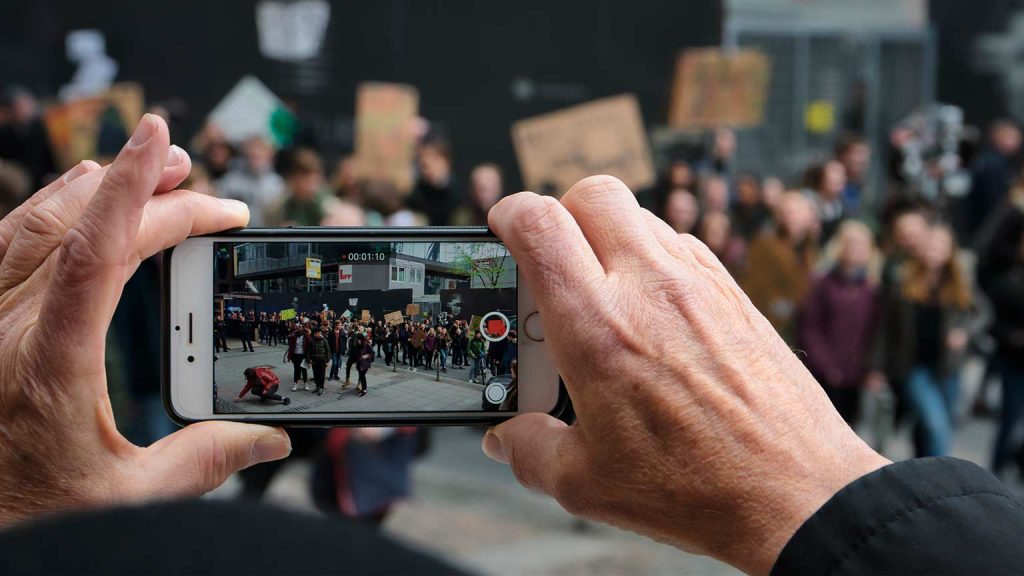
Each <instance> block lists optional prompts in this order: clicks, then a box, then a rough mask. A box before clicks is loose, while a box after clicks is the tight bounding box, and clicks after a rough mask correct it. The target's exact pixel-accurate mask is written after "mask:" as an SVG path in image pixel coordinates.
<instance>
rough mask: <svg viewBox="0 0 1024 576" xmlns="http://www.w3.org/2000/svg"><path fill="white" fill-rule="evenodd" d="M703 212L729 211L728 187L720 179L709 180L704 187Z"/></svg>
mask: <svg viewBox="0 0 1024 576" xmlns="http://www.w3.org/2000/svg"><path fill="white" fill-rule="evenodd" d="M703 200H704V210H705V211H707V212H726V211H728V210H729V187H728V186H726V184H725V180H723V179H722V178H711V179H709V180H708V181H707V184H705V185H704V198H703Z"/></svg>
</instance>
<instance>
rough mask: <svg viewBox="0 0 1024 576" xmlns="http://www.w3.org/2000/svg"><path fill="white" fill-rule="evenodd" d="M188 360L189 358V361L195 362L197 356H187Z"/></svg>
mask: <svg viewBox="0 0 1024 576" xmlns="http://www.w3.org/2000/svg"><path fill="white" fill-rule="evenodd" d="M187 360H188V361H189V362H195V361H196V357H195V356H189V357H188V358H187Z"/></svg>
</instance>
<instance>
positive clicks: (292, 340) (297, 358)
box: [285, 324, 313, 392]
mask: <svg viewBox="0 0 1024 576" xmlns="http://www.w3.org/2000/svg"><path fill="white" fill-rule="evenodd" d="M312 345H313V339H312V338H310V335H309V333H308V332H307V331H306V329H305V328H303V327H302V325H301V324H296V325H295V327H294V328H293V329H292V333H291V334H290V335H289V336H288V351H287V352H285V361H287V362H291V363H292V367H293V368H294V371H293V372H292V381H293V382H294V384H293V385H292V392H295V391H296V390H298V389H299V380H300V379H301V380H302V388H303V390H305V391H306V392H309V373H308V372H307V371H306V369H305V368H304V367H303V365H302V364H303V363H304V362H306V354H307V353H308V351H309V350H310V349H311V347H312Z"/></svg>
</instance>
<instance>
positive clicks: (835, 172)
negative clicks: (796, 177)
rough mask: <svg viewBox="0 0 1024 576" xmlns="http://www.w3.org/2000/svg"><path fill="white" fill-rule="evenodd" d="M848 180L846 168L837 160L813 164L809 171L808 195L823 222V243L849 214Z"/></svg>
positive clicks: (821, 237) (820, 236) (821, 240)
mask: <svg viewBox="0 0 1024 576" xmlns="http://www.w3.org/2000/svg"><path fill="white" fill-rule="evenodd" d="M846 182H847V180H846V168H844V167H843V165H842V164H841V163H840V162H838V161H836V160H830V161H828V162H825V163H824V164H819V165H817V166H813V167H811V169H810V170H808V172H807V182H806V184H807V188H808V191H807V197H808V198H809V199H810V200H811V204H812V205H813V206H814V210H815V212H816V213H817V214H818V221H819V222H820V223H821V234H820V235H819V238H818V240H819V241H820V242H821V243H822V244H824V243H825V242H828V241H829V240H830V239H831V238H832V236H833V235H834V234H835V233H836V230H838V229H839V223H840V222H842V220H843V218H844V217H846V215H847V214H846V207H845V205H844V203H843V191H844V190H845V189H846Z"/></svg>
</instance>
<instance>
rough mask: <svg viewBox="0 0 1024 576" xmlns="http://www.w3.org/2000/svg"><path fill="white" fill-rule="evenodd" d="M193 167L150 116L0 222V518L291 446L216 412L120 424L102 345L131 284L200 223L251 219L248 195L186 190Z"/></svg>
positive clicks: (173, 484)
mask: <svg viewBox="0 0 1024 576" xmlns="http://www.w3.org/2000/svg"><path fill="white" fill-rule="evenodd" d="M190 167H191V162H190V160H189V158H188V155H187V154H186V153H185V152H184V151H183V150H181V149H180V148H178V147H176V146H175V147H171V146H170V143H169V138H168V132H167V126H166V125H165V124H164V122H163V120H161V119H159V118H158V117H155V116H152V115H147V116H146V117H144V118H143V120H142V121H141V122H140V124H139V127H138V129H137V130H136V133H135V135H133V139H132V141H131V142H129V143H128V144H127V145H126V146H125V148H124V149H123V150H122V151H121V153H120V154H119V155H118V157H117V159H116V160H115V161H114V163H113V164H112V165H110V166H108V167H104V168H101V167H100V166H99V165H97V164H96V163H95V162H90V161H86V162H83V163H81V164H79V165H77V166H75V167H74V168H72V169H71V170H70V171H68V173H66V174H65V175H64V176H63V177H61V178H59V179H57V180H56V181H55V182H54V183H52V184H50V185H49V186H47V187H46V188H44V189H43V190H40V191H39V192H37V193H36V194H35V195H33V196H32V198H31V199H30V200H29V201H28V202H26V203H25V204H24V205H22V206H21V207H19V208H18V209H16V210H15V211H13V212H12V213H11V214H9V215H8V216H7V217H6V218H4V219H3V221H2V222H0V527H2V526H4V525H7V524H10V523H12V522H15V521H18V520H20V519H23V518H27V517H31V516H36V515H39V514H45V513H50V512H58V511H66V510H72V509H78V508H86V507H95V506H106V505H112V504H117V503H131V502H140V501H146V500H151V499H159V498H171V497H176V496H187V495H196V494H201V493H203V492H206V491H208V490H210V489H212V488H214V487H216V486H218V485H220V484H221V483H222V482H223V481H224V479H225V478H226V477H227V476H228V475H229V474H231V473H232V472H234V471H236V470H238V469H240V468H244V467H246V466H249V465H251V464H254V463H256V462H258V461H265V460H270V459H276V458H282V457H284V456H286V455H287V454H288V452H289V451H290V449H291V444H290V442H289V440H288V437H287V435H286V434H284V432H283V431H280V430H277V429H273V428H267V427H262V426H253V425H246V424H235V423H228V422H207V423H203V424H197V425H194V426H189V427H187V428H185V429H183V430H180V431H178V432H177V433H175V434H173V435H171V436H169V437H167V438H165V439H163V440H161V441H160V442H157V443H156V444H154V445H153V446H150V447H148V448H140V447H137V446H134V445H132V444H131V443H129V442H128V441H127V440H125V438H124V437H123V436H121V435H120V434H119V433H118V431H117V429H116V427H115V424H114V418H113V414H112V412H111V407H110V399H109V397H108V395H107V383H106V375H105V372H104V344H105V338H106V333H107V329H108V328H109V325H110V320H111V317H112V316H113V313H114V309H115V308H116V306H117V302H118V299H119V297H120V295H121V290H122V289H123V287H124V284H125V282H126V281H127V280H128V279H129V278H130V277H131V275H132V273H133V272H134V271H135V269H136V268H137V267H138V265H139V263H140V262H141V261H142V259H144V258H148V257H150V256H152V255H153V254H156V253H157V252H158V251H160V250H162V249H163V248H166V247H169V246H172V245H174V244H176V243H178V242H180V241H182V240H183V239H185V238H186V237H187V236H189V235H192V234H205V233H212V232H217V231H221V230H224V229H228V228H233V227H237V226H244V225H245V223H246V222H247V221H248V211H247V209H246V207H245V205H244V204H240V203H236V202H224V201H220V200H218V199H216V198H211V197H209V196H204V195H202V194H197V193H195V192H189V191H186V190H175V187H176V186H177V185H178V184H179V183H180V182H181V181H182V180H183V179H184V178H185V176H186V175H188V173H189V170H190ZM154 384H155V383H154Z"/></svg>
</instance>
